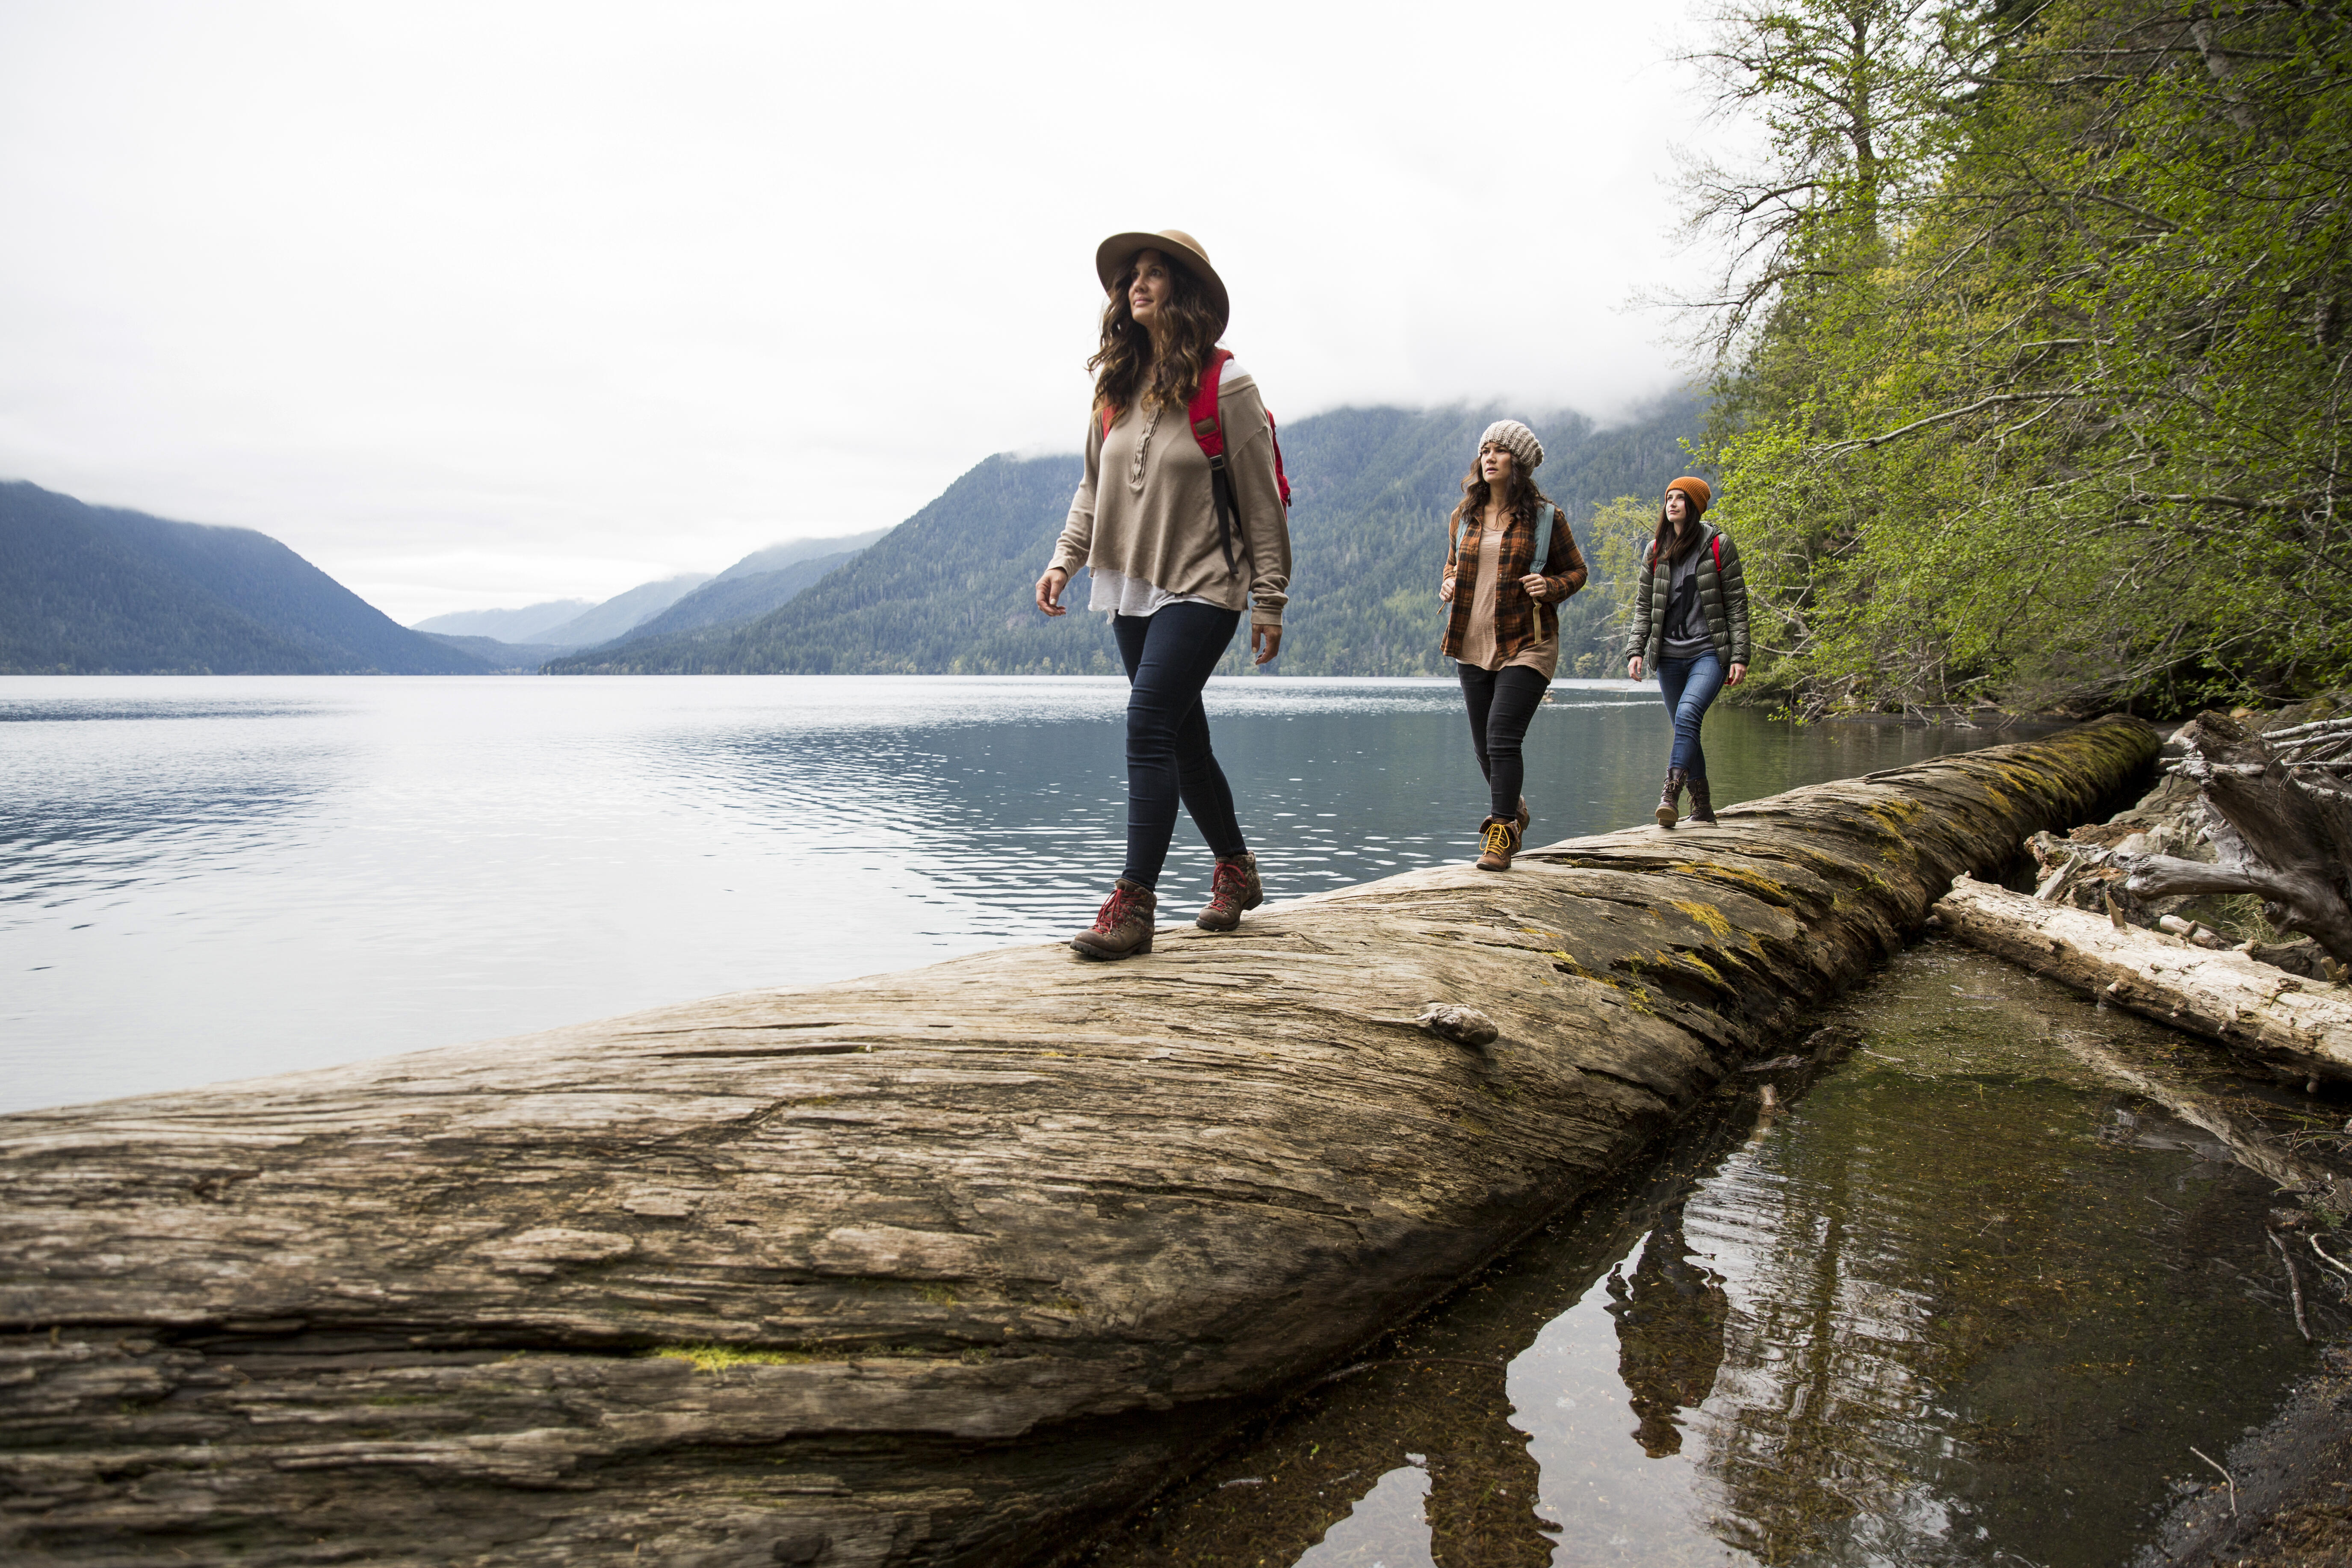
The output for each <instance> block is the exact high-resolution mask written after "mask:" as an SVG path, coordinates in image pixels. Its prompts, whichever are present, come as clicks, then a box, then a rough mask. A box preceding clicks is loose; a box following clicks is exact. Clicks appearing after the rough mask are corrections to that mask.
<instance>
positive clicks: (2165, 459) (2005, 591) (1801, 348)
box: [1684, 0, 2352, 712]
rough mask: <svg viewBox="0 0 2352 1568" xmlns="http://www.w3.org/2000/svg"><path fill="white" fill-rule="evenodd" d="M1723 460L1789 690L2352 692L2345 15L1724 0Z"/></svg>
mask: <svg viewBox="0 0 2352 1568" xmlns="http://www.w3.org/2000/svg"><path fill="white" fill-rule="evenodd" d="M1704 58H1705V60H1706V63H1707V64H1708V65H1710V66H1711V67H1712V68H1713V69H1714V71H1715V73H1716V79H1717V83H1718V86H1719V89H1720V91H1721V94H1722V97H1723V99H1724V100H1725V101H1727V103H1731V104H1736V105H1739V106H1742V107H1744V108H1745V109H1747V110H1751V111H1754V112H1755V113H1757V114H1759V115H1760V116H1761V117H1762V119H1763V121H1765V123H1766V124H1768V125H1769V128H1770V132H1771V142H1770V152H1769V157H1768V158H1767V159H1766V160H1765V161H1764V162H1763V163H1761V164H1760V165H1759V166H1757V167H1753V168H1748V169H1742V170H1738V171H1726V170H1721V169H1716V168H1712V167H1697V168H1695V169H1694V170H1692V172H1691V174H1690V191H1689V195H1690V198H1691V209H1690V210H1692V211H1693V212H1694V213H1695V214H1696V218H1695V221H1694V234H1695V236H1696V237H1697V238H1698V239H1700V240H1701V241H1702V242H1703V243H1704V244H1705V245H1706V247H1708V248H1709V250H1710V251H1712V253H1714V254H1716V255H1717V256H1719V257H1724V258H1731V259H1730V261H1729V263H1728V264H1727V266H1726V267H1725V268H1724V270H1723V272H1722V273H1721V275H1720V281H1721V288H1720V289H1717V291H1715V292H1714V293H1713V294H1711V295H1710V296H1708V297H1707V298H1706V299H1702V300H1687V301H1684V303H1685V305H1686V306H1687V307H1688V308H1689V310H1690V314H1689V315H1688V316H1687V317H1686V318H1685V320H1686V321H1688V323H1689V324H1690V325H1691V326H1692V327H1693V328H1694V329H1695V331H1696V336H1697V339H1698V341H1699V342H1700V344H1701V346H1702V347H1703V348H1704V349H1705V350H1706V352H1707V353H1710V354H1711V355H1713V356H1714V359H1715V363H1716V364H1717V372H1718V374H1717V382H1716V391H1717V402H1716V407H1715V413H1714V417H1713V422H1712V425H1711V428H1710V432H1709V438H1708V441H1707V443H1706V446H1705V447H1704V448H1703V451H1704V455H1705V456H1706V459H1707V461H1708V464H1709V466H1710V467H1711V468H1713V469H1715V470H1716V471H1717V472H1718V473H1719V474H1720V477H1721V479H1722V487H1721V488H1722V494H1723V498H1724V499H1723V501H1722V504H1721V506H1720V507H1719V508H1718V510H1717V513H1716V516H1717V518H1718V519H1719V520H1720V521H1723V522H1724V523H1725V524H1726V525H1727V527H1728V528H1730V529H1731V530H1732V531H1734V532H1735V533H1736V534H1737V536H1738V538H1739V540H1740V542H1741V545H1742V550H1743V553H1744V554H1745V556H1746V558H1747V562H1748V583H1749V584H1750V588H1751V591H1752V592H1753V594H1754V595H1755V598H1756V611H1757V621H1756V637H1757V641H1758V644H1759V664H1760V666H1761V668H1760V669H1759V676H1760V677H1761V679H1760V681H1759V689H1760V694H1761V695H1762V696H1764V697H1765V699H1766V700H1779V701H1785V702H1787V703H1789V704H1790V705H1791V706H1792V707H1794V708H1795V709H1796V710H1798V711H1801V712H1822V711H1830V710H1840V709H1848V708H1867V709H1895V708H1903V707H1908V706H1914V705H1921V704H1928V703H1935V702H1940V701H1948V700H1973V699H1981V698H1994V699H2000V700H2006V701H2009V702H2012V703H2017V704H2021V705H2030V706H2049V705H2063V706H2074V707H2078V708H2081V709H2085V710H2088V709H2094V708H2098V707H2105V706H2112V705H2115V704H2117V703H2132V704H2144V705H2146V706H2147V707H2150V708H2152V709H2154V710H2159V711H2166V712H2179V711H2186V710H2191V709H2193V708H2195V707H2196V706H2198V705H2200V704H2201V703H2206V702H2209V701H2216V700H2219V701H2224V702H2226V701H2229V700H2237V699H2246V698H2270V699H2285V698H2292V697H2295V696H2298V695H2303V694H2306V693H2310V692H2313V691H2315V690H2318V689H2323V688H2325V687H2327V686H2329V685H2332V684H2336V683H2340V682H2342V681H2344V680H2346V679H2352V635H2347V626H2352V541H2347V538H2346V535H2345V533H2344V531H2342V530H2339V529H2338V528H2337V527H2336V523H2337V521H2338V520H2337V517H2336V506H2337V504H2338V499H2337V498H2338V496H2339V495H2340V493H2341V492H2342V490H2343V489H2344V480H2345V473H2344V460H2345V457H2346V436H2347V416H2352V409H2347V405H2346V394H2347V390H2352V340H2347V324H2352V323H2347V317H2352V201H2347V197H2352V14H2347V13H2346V12H2344V11H2342V10H2341V9H2338V8H2331V7H2328V6H2325V5H2305V4H2297V3H2288V0H2276V3H2273V0H2256V3H2253V4H2244V5H2224V6H2214V5H2208V4H2204V3H2202V0H2200V3H2197V4H2188V3H2184V0H2053V3H2052V4H2047V5H2033V4H2030V3H2025V0H1995V3H1993V4H1990V5H1948V6H1933V5H1923V4H1918V3H1916V0H1790V3H1787V4H1779V5H1763V4H1754V5H1747V4H1743V5H1736V6H1735V7H1734V8H1733V9H1732V10H1730V11H1729V12H1727V14H1725V16H1723V17H1722V18H1721V20H1720V23H1719V31H1718V34H1717V41H1716V44H1715V46H1714V47H1713V48H1712V50H1711V51H1710V52H1709V53H1708V54H1706V56H1705V57H1704Z"/></svg>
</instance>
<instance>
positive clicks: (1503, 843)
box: [1478, 816, 1519, 871]
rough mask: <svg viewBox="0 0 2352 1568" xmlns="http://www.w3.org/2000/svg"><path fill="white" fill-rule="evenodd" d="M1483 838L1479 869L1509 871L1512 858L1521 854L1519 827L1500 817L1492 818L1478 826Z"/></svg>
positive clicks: (1515, 823) (1480, 841)
mask: <svg viewBox="0 0 2352 1568" xmlns="http://www.w3.org/2000/svg"><path fill="white" fill-rule="evenodd" d="M1478 828H1479V832H1480V833H1481V835H1482V836H1483V837H1481V838H1480V840H1479V848H1480V854H1479V856H1478V869H1480V870H1481V871H1507V870H1509V869H1510V868H1511V857H1512V856H1514V855H1516V854H1517V853H1518V852H1519V825H1518V824H1517V822H1515V821H1511V820H1508V819H1507V818H1504V817H1500V816H1490V817H1488V818H1487V819H1486V821H1484V822H1482V823H1480V824H1479V825H1478Z"/></svg>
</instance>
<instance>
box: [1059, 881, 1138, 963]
mask: <svg viewBox="0 0 2352 1568" xmlns="http://www.w3.org/2000/svg"><path fill="white" fill-rule="evenodd" d="M1159 908H1160V896H1159V895H1158V894H1156V893H1154V892H1153V891H1152V890H1151V889H1149V888H1147V887H1145V886H1144V885H1143V884H1142V883H1140V882H1130V881H1129V880H1128V879H1126V878H1124V877H1121V878H1120V879H1118V881H1117V882H1116V883H1114V884H1113V885H1112V887H1111V890H1110V897H1109V898H1108V899H1105V900H1103V906H1102V908H1101V909H1099V910H1096V911H1095V923H1094V925H1093V926H1092V927H1091V928H1090V929H1088V930H1087V931H1080V932H1079V933H1078V934H1077V935H1076V936H1074V937H1072V938H1071V939H1070V945H1071V946H1072V947H1075V948H1076V949H1077V950H1078V951H1079V952H1082V953H1084V954H1085V955H1086V956H1087V957H1088V958H1133V957H1134V956H1135V955H1136V954H1137V953H1139V952H1150V951H1151V917H1152V915H1153V913H1154V912H1155V911H1157V910H1159Z"/></svg>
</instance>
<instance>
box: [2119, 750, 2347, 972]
mask: <svg viewBox="0 0 2352 1568" xmlns="http://www.w3.org/2000/svg"><path fill="white" fill-rule="evenodd" d="M2175 738H2176V739H2177V740H2179V742H2181V743H2182V744H2184V745H2185V746H2186V747H2187V748H2188V755H2187V756H2186V757H2185V758H2183V759H2182V761H2181V763H2179V768H2180V771H2181V773H2183V774H2184V775H2186V776H2187V777H2189V778H2193V779H2195V780H2197V782H2198V783H2199V784H2200V785H2201V786H2202V787H2203V791H2204V796H2205V805H2206V811H2207V814H2208V816H2210V819H2211V823H2212V826H2211V830H2210V831H2211V838H2212V843H2213V848H2214V850H2215V852H2216V853H2217V854H2218V855H2219V857H2220V858H2219V859H2218V860H2216V861H2213V862H2210V863H2209V862H2206V861H2201V860H2184V859H2179V858H2176V857H2173V856H2169V855H2146V856H2138V857H2131V858H2125V857H2118V858H2117V861H2116V863H2117V864H2118V865H2120V866H2123V867H2125V868H2126V869H2127V870H2129V871H2130V873H2131V875H2130V878H2129V879H2128V880H2127V881H2126V883H2125V884H2124V885H2125V886H2126V888H2128V889H2131V891H2133V892H2134V893H2137V894H2139V895H2140V896H2142V897H2144V898H2161V897H2164V896H2166V895H2168V894H2173V893H2252V894H2255V895H2256V896H2258V897H2260V898H2261V899H2263V900H2264V904H2263V916H2264V918H2265V919H2267V920H2268V921H2270V922H2271V923H2272V924H2273V925H2274V926H2281V927H2284V928H2287V929H2289V930H2294V931H2302V932H2304V933H2305V934H2306V935H2308V936H2309V937H2311V938H2312V940H2314V941H2315V942H2318V943H2319V945H2320V946H2322V947H2324V948H2326V950H2327V952H2328V954H2329V955H2330V956H2331V957H2333V958H2334V959H2335V960H2336V963H2337V964H2338V965H2339V966H2340V967H2341V969H2342V970H2343V971H2347V972H2352V775H2347V770H2352V761H2347V760H2346V753H2347V752H2352V719H2338V720H2329V721H2323V722H2320V723H2315V724H2305V725H2299V726H2296V727H2295V728H2294V729H2289V730H2276V731H2272V732H2270V733H2269V734H2267V735H2265V734H2263V733H2262V732H2261V731H2257V730H2254V729H2252V728H2250V727H2249V726H2247V725H2244V724H2242V723H2240V722H2239V721H2236V720H2234V719H2232V718H2231V717H2229V716H2228V715H2227V714H2224V713H2200V714H2199V715H2198V716H2197V717H2196V719H2195V720H2194V721H2191V722H2190V723H2189V724H2188V725H2186V726H2184V727H2183V728H2182V729H2181V731H2180V732H2179V735H2178V736H2176V737H2175Z"/></svg>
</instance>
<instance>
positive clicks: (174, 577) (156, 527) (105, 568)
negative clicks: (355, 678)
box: [0, 480, 489, 675]
mask: <svg viewBox="0 0 2352 1568" xmlns="http://www.w3.org/2000/svg"><path fill="white" fill-rule="evenodd" d="M488 668H489V666H488V664H487V663H486V662H485V661H483V660H482V659H480V658H476V657H475V656H474V655H472V654H470V653H467V652H466V651H464V650H463V649H460V648H456V647H449V646H448V645H447V644H446V643H441V642H437V641H436V640H434V639H433V638H431V637H425V636H422V635H420V634H418V633H416V632H413V631H410V630H409V629H408V628H407V627H405V626H400V625H399V624H397V623H396V622H394V620H393V619H392V618H391V617H390V616H386V615H384V614H383V612H382V611H380V610H377V609H376V608H375V607H374V606H373V605H370V604H368V603H367V602H366V601H365V600H363V599H362V598H361V597H360V596H359V595H356V594H354V593H352V591H351V590H350V589H348V588H346V587H344V586H343V585H342V584H340V583H338V582H336V581H335V580H334V579H333V578H332V577H330V576H328V575H327V574H325V573H324V572H321V571H320V570H319V569H318V568H317V567H315V566H313V565H311V564H310V563H309V562H308V561H305V560H303V559H302V558H301V557H300V556H299V555H297V554H295V553H294V552H292V551H291V550H289V549H287V548H286V546H284V545H283V544H280V543H278V541H276V540H274V539H272V538H270V537H269V536H268V534H265V533H257V532H255V531H253V530H251V529H249V528H214V527H208V526H205V525H204V524H201V523H194V522H171V521H165V520H164V519H163V518H160V517H150V516H148V515H147V514H146V513H144V512H137V511H124V510H119V509H117V508H113V507H95V506H87V505H84V504H83V503H82V502H80V501H78V500H74V499H73V498H72V497H71V496H64V495H58V494H57V493H56V492H55V491H53V490H45V489H41V488H40V487H39V486H38V485H32V484H26V483H24V482H23V481H21V480H19V481H13V482H10V481H0V674H5V675H133V674H173V675H205V674H212V675H232V674H234V675H343V674H362V673H376V674H384V675H467V674H475V675H478V674H482V673H484V672H486V671H487V670H488Z"/></svg>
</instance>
